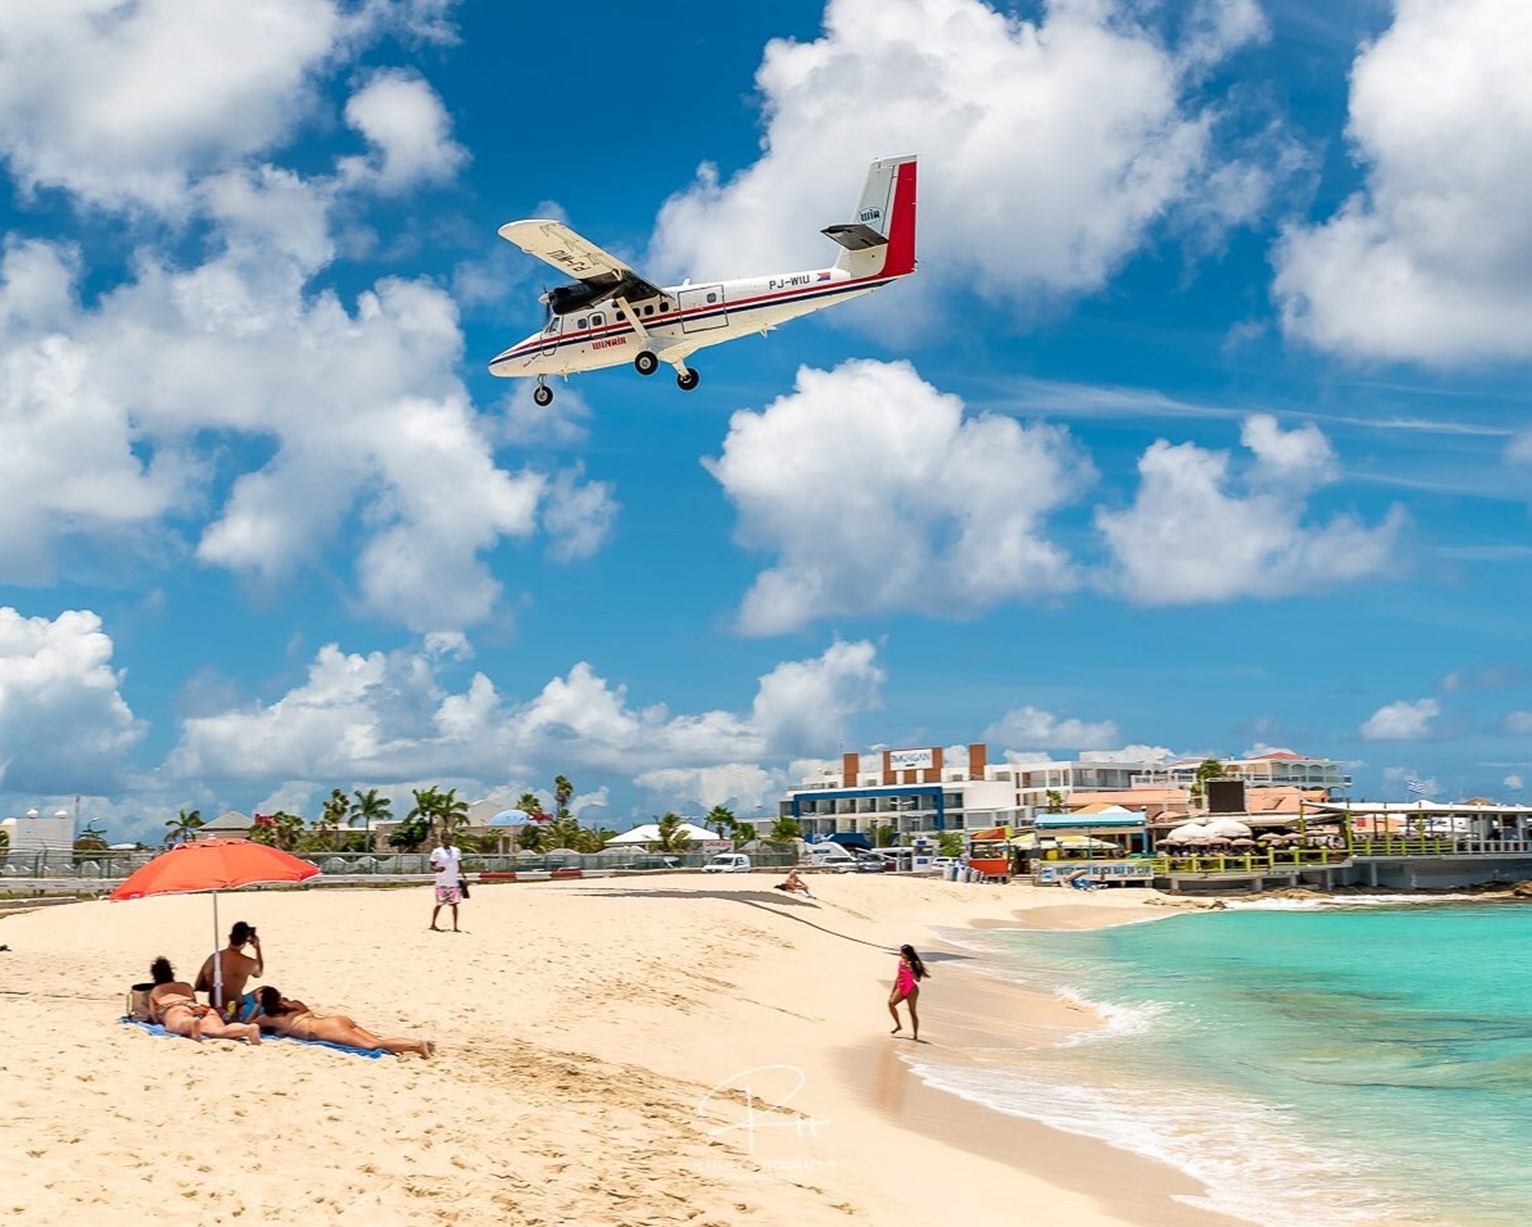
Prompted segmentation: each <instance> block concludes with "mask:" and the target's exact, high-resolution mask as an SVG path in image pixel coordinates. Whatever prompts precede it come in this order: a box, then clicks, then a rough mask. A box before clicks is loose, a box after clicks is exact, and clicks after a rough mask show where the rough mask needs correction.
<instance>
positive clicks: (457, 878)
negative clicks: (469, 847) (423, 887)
mask: <svg viewBox="0 0 1532 1227" xmlns="http://www.w3.org/2000/svg"><path fill="white" fill-rule="evenodd" d="M431 868H432V869H434V870H436V906H435V907H434V908H432V909H431V929H432V931H433V932H436V933H440V932H442V930H441V929H438V928H437V927H436V918H437V916H439V915H440V914H441V910H442V908H443V907H450V908H451V909H452V931H453V932H454V933H456V932H458V931H459V930H458V927H457V905H458V902H459V901H460V900H461V899H462V897H463V887H462V882H463V853H462V851H461V850H460V849H459V848H458V847H457V845H456V844H454V843H453V842H452V836H450V835H447V834H443V835H442V837H441V841H440V842H439V843H438V844H437V845H436V847H435V848H434V849H433V850H432V852H431Z"/></svg>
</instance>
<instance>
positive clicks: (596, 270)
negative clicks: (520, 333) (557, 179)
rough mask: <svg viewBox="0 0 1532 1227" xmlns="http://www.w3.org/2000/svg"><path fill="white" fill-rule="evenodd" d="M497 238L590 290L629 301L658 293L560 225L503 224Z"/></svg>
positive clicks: (545, 222)
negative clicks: (611, 294)
mask: <svg viewBox="0 0 1532 1227" xmlns="http://www.w3.org/2000/svg"><path fill="white" fill-rule="evenodd" d="M500 237H501V238H503V239H505V240H506V241H507V242H511V243H514V244H516V246H517V247H519V248H521V250H522V251H524V252H526V253H527V255H529V256H536V257H537V258H538V259H539V260H541V261H543V262H544V263H545V264H551V265H553V267H554V268H556V269H558V270H559V271H560V272H562V273H566V274H568V275H569V276H571V277H573V278H575V279H576V280H577V281H582V282H584V283H585V284H586V285H587V286H589V287H590V288H591V289H593V290H596V289H609V290H610V291H611V292H612V293H614V294H615V293H623V294H624V295H625V296H626V297H628V298H630V299H644V298H654V297H657V296H658V295H659V293H660V288H659V287H658V286H656V285H653V284H651V283H650V282H648V281H646V280H644V278H642V277H640V276H639V275H638V274H637V273H635V272H634V271H633V270H632V269H631V268H629V267H628V266H627V264H625V263H624V262H623V261H621V260H619V259H618V258H617V257H616V256H614V255H612V254H611V253H610V252H606V251H602V250H601V248H599V247H597V246H596V245H595V244H594V243H592V242H590V241H589V240H588V239H582V238H581V237H580V236H579V235H578V234H576V233H575V232H574V231H573V230H571V229H570V228H569V227H568V226H566V225H564V223H563V222H556V221H549V220H547V219H545V218H532V219H530V220H528V221H521V222H507V223H506V224H505V225H503V226H501V227H500Z"/></svg>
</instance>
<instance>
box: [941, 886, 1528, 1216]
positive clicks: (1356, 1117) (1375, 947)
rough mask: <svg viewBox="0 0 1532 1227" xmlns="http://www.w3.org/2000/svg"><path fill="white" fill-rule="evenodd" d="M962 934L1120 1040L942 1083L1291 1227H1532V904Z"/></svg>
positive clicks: (975, 1062) (1322, 910)
mask: <svg viewBox="0 0 1532 1227" xmlns="http://www.w3.org/2000/svg"><path fill="white" fill-rule="evenodd" d="M942 937H943V938H944V939H946V940H948V941H950V942H951V943H952V944H953V945H956V946H960V947H962V948H964V949H965V950H966V951H968V952H969V953H970V954H972V955H974V956H975V959H976V962H975V966H977V967H979V968H981V969H982V970H983V971H985V972H987V973H988V974H991V975H994V976H998V977H1001V978H1004V979H1008V980H1012V981H1016V982H1021V983H1025V984H1028V985H1031V986H1034V987H1039V988H1044V989H1047V990H1049V991H1052V992H1055V993H1058V994H1060V995H1063V996H1066V997H1074V998H1078V999H1080V1000H1083V1001H1087V1002H1090V1003H1091V1004H1093V1005H1095V1006H1097V1007H1098V1008H1100V1009H1101V1010H1103V1011H1104V1012H1105V1014H1106V1016H1107V1018H1108V1020H1109V1022H1108V1025H1107V1026H1106V1027H1105V1028H1104V1029H1102V1030H1099V1031H1096V1032H1093V1033H1086V1034H1082V1035H1080V1036H1077V1037H1075V1038H1074V1039H1072V1040H1070V1041H1069V1042H1066V1043H1065V1044H1063V1045H1061V1046H1053V1047H1048V1048H1035V1049H1018V1048H1016V1047H1015V1046H1008V1047H1003V1048H993V1049H983V1050H978V1051H973V1052H969V1053H966V1054H963V1059H962V1060H961V1061H953V1060H951V1059H950V1058H949V1057H947V1056H944V1055H943V1054H941V1053H940V1051H939V1050H933V1051H931V1052H930V1054H929V1055H927V1054H924V1053H923V1054H922V1055H921V1057H920V1059H919V1063H918V1064H917V1065H916V1067H915V1068H916V1071H917V1072H918V1073H919V1074H920V1075H921V1076H922V1077H924V1078H926V1079H927V1080H928V1081H930V1082H932V1083H934V1084H935V1085H938V1086H941V1087H943V1088H945V1089H947V1090H949V1091H952V1092H954V1093H956V1094H960V1095H962V1096H963V1097H965V1098H968V1099H972V1100H975V1101H978V1102H981V1103H985V1104H987V1105H989V1106H990V1107H993V1108H996V1109H998V1110H1000V1111H1005V1112H1010V1113H1013V1114H1016V1115H1022V1116H1027V1117H1031V1118H1033V1119H1036V1120H1040V1121H1044V1122H1046V1123H1048V1124H1051V1125H1054V1126H1056V1127H1058V1128H1063V1129H1067V1130H1071V1131H1073V1132H1078V1133H1082V1134H1087V1135H1090V1136H1093V1137H1098V1138H1102V1139H1104V1140H1107V1141H1110V1142H1112V1143H1114V1144H1116V1145H1119V1146H1123V1147H1125V1148H1127V1149H1130V1150H1133V1151H1136V1152H1138V1153H1141V1154H1145V1155H1149V1156H1151V1157H1155V1158H1159V1159H1162V1160H1164V1161H1167V1162H1169V1163H1171V1164H1173V1165H1175V1166H1177V1167H1179V1168H1181V1169H1183V1170H1184V1171H1186V1172H1188V1173H1189V1174H1191V1175H1193V1176H1194V1177H1196V1178H1197V1179H1199V1180H1200V1181H1202V1182H1203V1183H1204V1184H1205V1185H1206V1186H1207V1188H1208V1190H1209V1195H1208V1197H1207V1198H1206V1199H1205V1200H1203V1201H1201V1202H1200V1204H1205V1205H1207V1206H1209V1207H1210V1208H1214V1209H1218V1210H1222V1211H1224V1212H1226V1213H1230V1214H1235V1215H1238V1216H1239V1217H1241V1218H1244V1219H1246V1220H1248V1221H1250V1222H1254V1223H1262V1224H1269V1225H1271V1227H1287V1225H1289V1224H1294V1225H1296V1224H1303V1225H1304V1227H1319V1225H1321V1224H1358V1225H1362V1224H1393V1225H1399V1224H1428V1223H1429V1224H1450V1225H1452V1227H1526V1225H1527V1224H1532V904H1521V903H1497V904H1493V905H1484V904H1470V905H1449V904H1435V905H1430V906H1401V907H1389V906H1378V905H1371V906H1366V907H1351V906H1346V907H1332V906H1325V907H1317V908H1307V909H1301V910H1299V909H1289V910H1265V909H1258V908H1253V907H1252V908H1234V909H1230V910H1228V911H1213V912H1192V913H1183V914H1178V915H1175V916H1172V917H1170V918H1168V919H1165V920H1159V921H1154V922H1152V923H1142V924H1132V925H1125V926H1120V927H1117V928H1113V929H1105V930H1099V931H1096V932H1087V933H1053V932H1030V931H1016V930H988V931H982V932H972V931H963V932H956V931H951V932H944V933H943V934H942Z"/></svg>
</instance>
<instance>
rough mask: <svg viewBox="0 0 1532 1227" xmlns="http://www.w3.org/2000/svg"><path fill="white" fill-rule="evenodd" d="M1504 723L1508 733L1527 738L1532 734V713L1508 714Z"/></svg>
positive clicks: (1514, 712) (1517, 712)
mask: <svg viewBox="0 0 1532 1227" xmlns="http://www.w3.org/2000/svg"><path fill="white" fill-rule="evenodd" d="M1502 723H1503V725H1504V727H1505V731H1506V732H1507V733H1513V734H1515V735H1516V736H1518V737H1525V736H1526V735H1527V734H1528V733H1532V711H1512V712H1507V713H1506V715H1505V720H1504V721H1503V722H1502Z"/></svg>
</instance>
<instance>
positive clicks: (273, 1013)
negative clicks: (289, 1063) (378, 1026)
mask: <svg viewBox="0 0 1532 1227" xmlns="http://www.w3.org/2000/svg"><path fill="white" fill-rule="evenodd" d="M256 996H257V997H258V998H259V1000H260V1004H261V1012H260V1013H259V1014H257V1015H256V1016H255V1021H256V1022H257V1023H258V1024H259V1025H260V1027H261V1029H262V1030H264V1031H270V1032H271V1033H272V1034H273V1035H288V1036H291V1037H292V1038H293V1039H295V1040H323V1041H324V1042H325V1043H327V1044H344V1045H346V1047H348V1048H382V1049H383V1050H384V1051H386V1052H392V1053H394V1054H396V1055H397V1054H399V1053H403V1052H418V1053H419V1054H420V1055H421V1056H423V1057H429V1056H431V1055H433V1054H434V1053H435V1052H436V1045H435V1044H434V1043H432V1042H431V1041H430V1040H415V1039H389V1038H388V1037H386V1036H378V1035H374V1034H373V1033H372V1032H371V1031H368V1030H367V1029H366V1028H365V1027H361V1026H358V1025H357V1022H356V1020H355V1019H351V1018H347V1017H346V1016H345V1015H344V1014H325V1015H321V1014H315V1013H314V1011H313V1010H311V1009H309V1008H308V1006H306V1005H304V1004H303V1002H301V1001H293V1000H290V999H289V998H287V997H284V996H282V994H281V993H280V992H278V991H277V990H276V989H275V988H273V987H272V986H271V985H269V984H268V985H266V986H265V987H264V988H261V989H258V990H256Z"/></svg>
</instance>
